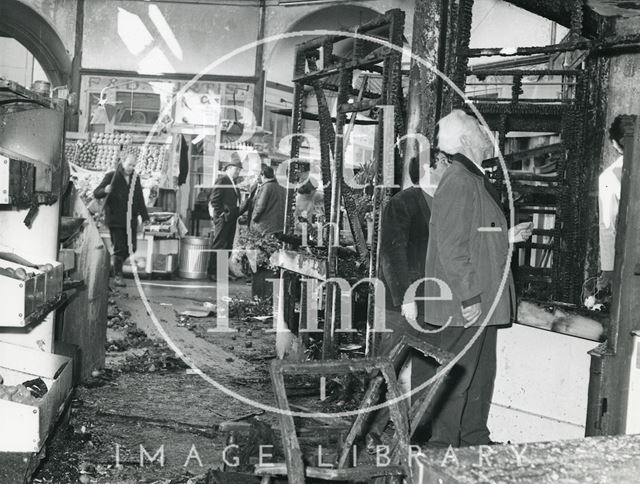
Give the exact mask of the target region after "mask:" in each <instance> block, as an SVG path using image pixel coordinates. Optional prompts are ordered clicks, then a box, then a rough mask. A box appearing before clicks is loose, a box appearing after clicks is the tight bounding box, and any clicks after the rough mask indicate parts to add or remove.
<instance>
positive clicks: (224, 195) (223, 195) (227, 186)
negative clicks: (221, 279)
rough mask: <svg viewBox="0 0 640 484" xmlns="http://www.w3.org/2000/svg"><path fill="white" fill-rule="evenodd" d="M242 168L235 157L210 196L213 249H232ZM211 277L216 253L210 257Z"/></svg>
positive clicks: (214, 276) (210, 277) (212, 276)
mask: <svg viewBox="0 0 640 484" xmlns="http://www.w3.org/2000/svg"><path fill="white" fill-rule="evenodd" d="M240 170H242V164H241V163H240V160H239V159H234V160H232V161H231V163H229V164H228V165H227V166H226V167H225V173H224V175H222V176H221V177H220V178H218V181H217V182H216V184H215V186H214V187H213V191H212V192H211V196H210V197H209V205H210V208H211V211H212V213H213V215H212V220H213V226H214V237H213V243H212V244H211V249H212V250H231V249H232V248H233V240H234V238H235V236H236V224H237V222H238V217H239V216H240V190H239V189H238V187H237V186H236V180H237V179H238V176H239V175H240ZM208 272H209V279H211V280H215V278H216V254H215V253H212V254H211V257H210V258H209V270H208Z"/></svg>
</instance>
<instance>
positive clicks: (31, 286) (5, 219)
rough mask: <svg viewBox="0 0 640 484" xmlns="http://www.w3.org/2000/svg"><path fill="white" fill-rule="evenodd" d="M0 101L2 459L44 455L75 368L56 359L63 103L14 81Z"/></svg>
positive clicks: (61, 293) (62, 294)
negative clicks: (15, 454)
mask: <svg viewBox="0 0 640 484" xmlns="http://www.w3.org/2000/svg"><path fill="white" fill-rule="evenodd" d="M0 99H1V100H2V103H1V106H0V123H1V124H2V126H3V130H2V131H0V167H1V168H0V169H1V171H2V173H1V174H2V176H1V177H0V184H1V185H2V186H1V187H0V193H3V194H4V197H3V198H2V200H0V207H1V208H2V210H0V225H2V227H3V230H2V233H1V234H0V245H1V253H0V292H1V293H2V294H3V304H2V306H1V307H0V428H1V429H2V432H0V458H2V457H3V455H4V454H2V453H3V452H26V453H28V455H29V456H31V455H37V454H38V453H40V452H41V450H42V448H43V445H44V443H45V441H46V439H47V436H48V435H49V433H50V432H51V430H52V428H53V425H54V424H55V422H56V420H57V418H58V417H59V416H60V414H61V413H62V412H63V411H64V409H65V403H66V402H67V401H68V399H69V396H70V393H71V386H72V375H71V372H72V366H73V365H72V364H70V363H71V360H70V359H69V358H67V357H64V356H60V355H57V354H55V353H54V332H55V331H54V330H55V311H56V310H57V309H59V308H60V307H61V306H62V305H63V304H64V303H66V302H67V300H68V299H69V297H70V296H71V294H72V293H73V292H74V290H73V289H68V290H67V289H66V288H65V287H64V285H63V269H64V268H63V266H62V264H61V263H59V262H57V257H58V232H59V222H60V198H61V193H62V190H61V188H62V186H64V185H65V183H63V182H64V178H65V167H64V163H63V157H62V154H63V153H62V147H63V142H62V141H63V137H64V131H63V128H64V119H65V111H66V102H64V101H61V100H55V99H54V100H52V99H50V98H47V97H43V96H40V95H38V94H35V93H33V92H30V91H27V90H26V89H24V88H22V87H21V86H19V85H17V84H15V83H12V82H9V81H0ZM28 461H29V458H25V459H24V462H25V463H26V464H25V465H28ZM0 467H3V465H2V464H1V463H0ZM3 482H6V481H3Z"/></svg>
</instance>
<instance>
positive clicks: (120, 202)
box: [93, 153, 149, 287]
mask: <svg viewBox="0 0 640 484" xmlns="http://www.w3.org/2000/svg"><path fill="white" fill-rule="evenodd" d="M135 166H136V155H135V154H134V153H128V154H127V155H126V156H125V158H124V160H123V161H122V162H121V163H119V164H118V167H117V168H116V170H115V171H110V172H108V173H107V174H106V175H105V176H104V178H103V179H102V182H101V183H100V185H98V186H97V188H96V189H95V190H94V191H93V196H94V197H96V198H97V199H101V198H105V197H106V200H105V205H104V211H105V223H106V224H107V226H108V227H109V232H110V234H111V243H112V244H113V254H112V257H111V260H112V265H113V271H114V274H115V281H114V283H115V285H116V286H121V287H122V286H124V285H125V284H124V281H123V280H122V265H123V263H124V261H125V259H126V258H127V257H129V255H130V254H129V244H128V240H127V226H128V227H130V229H131V245H132V247H131V248H132V250H133V252H135V251H136V242H137V231H138V216H141V217H142V220H143V221H144V222H147V221H148V220H149V214H148V213H147V207H146V205H145V203H144V197H143V195H142V186H141V185H140V178H139V177H138V175H137V174H136V173H134V170H135ZM132 183H134V184H135V186H134V188H133V201H132V206H131V219H130V220H129V222H128V223H127V212H128V208H129V193H130V191H131V184H132Z"/></svg>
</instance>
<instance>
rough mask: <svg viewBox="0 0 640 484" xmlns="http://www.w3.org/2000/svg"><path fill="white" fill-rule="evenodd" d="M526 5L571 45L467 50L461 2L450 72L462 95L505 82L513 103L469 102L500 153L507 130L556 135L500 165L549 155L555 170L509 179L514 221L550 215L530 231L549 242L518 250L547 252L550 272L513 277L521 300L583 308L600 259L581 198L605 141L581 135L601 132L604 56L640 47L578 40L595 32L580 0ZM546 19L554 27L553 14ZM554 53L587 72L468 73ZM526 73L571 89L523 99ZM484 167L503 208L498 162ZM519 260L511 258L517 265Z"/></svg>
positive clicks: (467, 15)
mask: <svg viewBox="0 0 640 484" xmlns="http://www.w3.org/2000/svg"><path fill="white" fill-rule="evenodd" d="M512 3H516V4H521V3H525V2H512ZM527 3H528V5H529V6H530V8H527V9H528V10H531V9H532V8H533V7H534V6H535V7H536V9H538V10H539V9H542V11H540V12H539V11H536V12H535V13H537V14H539V15H544V14H545V12H546V11H547V10H548V9H551V10H550V11H553V12H556V10H557V12H556V13H557V14H558V15H560V14H562V15H563V18H564V23H566V24H568V25H569V26H570V28H571V35H570V39H571V40H570V41H567V42H562V43H560V44H556V45H547V46H542V47H518V48H516V49H509V50H505V49H502V48H474V49H471V48H469V40H470V35H471V17H472V7H473V0H461V1H460V2H459V4H458V8H457V11H456V12H455V14H456V17H457V18H456V20H457V26H458V28H457V31H456V38H455V54H456V56H455V63H454V65H453V66H451V67H450V70H449V72H448V73H449V75H450V76H451V77H452V79H453V80H454V82H455V83H456V85H457V86H458V87H460V88H461V89H462V90H464V89H465V86H466V83H467V78H468V76H477V77H478V78H480V79H482V78H483V77H486V76H500V77H501V78H510V81H509V83H510V84H511V97H510V98H505V99H498V100H493V99H491V100H489V99H485V100H482V99H474V100H473V103H474V106H475V107H476V108H477V109H478V111H479V112H480V113H481V114H482V116H483V117H484V118H485V119H486V121H487V123H488V124H489V126H490V128H491V129H492V130H494V131H497V132H498V144H499V147H500V150H501V151H502V150H504V148H505V145H506V135H507V133H508V132H510V131H533V132H536V131H537V132H557V133H559V134H560V136H561V140H562V142H561V143H560V144H558V145H556V146H549V147H545V148H546V149H547V150H548V151H547V152H546V153H545V152H540V153H536V152H535V151H536V150H529V151H528V152H522V153H515V154H513V155H509V156H508V157H507V159H506V160H505V161H506V163H507V168H509V164H510V162H515V161H520V160H522V159H526V158H532V157H536V156H542V157H546V159H548V160H549V161H552V162H555V163H556V164H557V177H546V178H544V177H538V178H536V179H535V180H534V179H532V178H531V177H529V178H527V177H526V176H525V177H518V176H510V182H511V186H512V189H513V191H514V192H516V193H518V194H520V195H521V196H522V200H521V201H520V202H519V201H517V200H516V201H515V202H514V208H515V213H514V214H513V215H514V222H515V223H518V222H519V221H521V220H519V219H520V218H521V217H522V219H524V220H527V219H528V218H529V216H531V214H533V213H539V214H554V215H555V224H554V225H555V226H554V227H553V229H551V230H549V229H547V230H541V229H538V230H534V233H533V235H534V237H535V236H545V237H548V239H546V242H545V243H540V242H538V243H533V242H532V241H528V242H526V243H524V244H521V245H520V246H519V247H518V248H519V249H521V250H524V252H525V254H527V255H528V254H529V253H530V251H531V250H532V249H541V250H543V251H546V252H548V253H551V254H552V264H551V267H550V268H545V267H533V266H528V265H527V266H522V267H519V268H517V270H516V271H515V276H516V283H517V285H518V290H519V292H520V294H522V293H523V292H526V293H528V294H527V296H528V297H532V298H533V299H540V300H543V301H558V302H563V303H570V304H581V301H580V297H581V288H582V284H583V282H584V280H585V274H586V273H588V271H589V269H590V268H592V267H593V266H596V265H597V256H596V255H595V253H596V252H597V250H594V248H593V245H594V242H595V243H597V239H595V240H594V236H593V233H592V232H593V230H592V226H591V220H590V218H589V216H590V214H593V213H594V210H596V200H595V199H591V198H587V199H585V194H587V193H590V192H593V191H594V189H595V186H596V182H597V173H598V169H599V163H600V159H599V156H600V153H601V150H602V138H601V137H598V136H596V137H589V136H586V135H585V133H586V132H588V131H589V132H591V131H596V132H602V131H603V130H604V126H603V123H604V115H603V103H605V102H606V89H607V87H608V85H607V80H608V77H607V75H608V63H607V61H606V60H605V59H603V58H602V57H601V56H602V54H604V53H605V52H609V51H610V50H611V49H614V50H615V49H618V48H621V47H625V48H626V47H628V46H632V45H635V44H637V43H638V42H639V41H640V36H637V35H636V36H625V37H614V36H609V37H607V36H602V37H600V38H598V39H597V40H590V39H587V38H585V37H583V31H585V30H589V31H590V32H591V31H593V28H592V26H590V27H589V29H585V28H583V23H584V20H585V12H587V11H588V12H590V10H589V9H588V8H587V7H586V3H585V1H584V0H571V1H567V2H558V1H555V0H548V1H542V2H527ZM519 6H522V5H519ZM543 7H544V8H543ZM551 7H553V8H551ZM545 8H547V10H545ZM554 9H555V10H554ZM531 11H533V10H531ZM594 15H595V14H594ZM588 17H589V19H591V18H594V17H593V15H591V13H589V15H588ZM595 17H598V16H597V15H596V16H595ZM548 18H552V19H553V20H556V21H557V19H556V18H555V17H554V16H553V15H551V16H549V17H548ZM590 25H591V24H590ZM598 31H599V32H600V31H604V21H600V24H599V25H598ZM558 52H577V53H578V54H580V53H582V54H583V55H584V59H585V68H584V69H571V68H569V69H554V68H551V67H550V68H547V69H535V70H526V69H483V68H482V67H481V66H480V67H478V66H476V67H474V68H473V69H469V67H468V60H469V59H470V58H477V57H485V56H492V55H501V56H512V55H525V56H537V55H539V54H546V55H550V54H554V53H558ZM529 75H537V76H558V77H560V78H561V82H562V83H563V84H566V86H567V88H566V89H563V91H564V92H565V93H568V92H569V91H571V92H572V94H571V95H564V96H563V98H562V99H558V100H550V99H522V98H521V94H522V86H523V77H524V76H529ZM595 76H597V80H595V79H594V77H595ZM598 81H600V82H598ZM501 82H502V81H501ZM449 97H450V100H449V103H450V105H451V106H452V107H458V108H463V109H465V104H464V101H463V100H462V99H459V98H457V97H455V96H452V95H450V96H449ZM552 101H555V102H552ZM467 109H468V108H467ZM594 138H595V139H594ZM485 165H486V166H487V167H490V168H493V172H492V174H491V176H492V177H493V181H494V182H495V183H496V187H497V188H498V190H499V191H500V192H501V193H502V195H503V201H504V202H505V206H506V202H507V187H506V184H505V177H504V174H503V173H502V170H501V168H500V165H499V163H498V160H497V158H496V159H494V160H487V161H486V162H485ZM532 182H533V183H532ZM532 202H537V203H532ZM596 249H597V246H596ZM517 259H518V258H517V257H514V260H517ZM585 264H586V266H587V268H586V269H585Z"/></svg>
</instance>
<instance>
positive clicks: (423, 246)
mask: <svg viewBox="0 0 640 484" xmlns="http://www.w3.org/2000/svg"><path fill="white" fill-rule="evenodd" d="M424 165H425V166H420V161H419V159H418V158H417V157H413V158H411V160H410V161H409V169H408V172H409V179H410V180H411V186H410V187H408V188H406V189H404V190H402V191H400V192H398V193H396V194H395V195H394V196H393V197H392V198H391V199H390V200H389V202H388V203H387V205H386V207H385V209H384V214H383V216H382V230H381V235H380V279H381V280H382V281H383V282H384V284H385V296H386V300H385V308H386V312H385V325H386V327H387V329H391V330H392V332H390V333H382V335H381V338H380V344H379V347H378V348H377V350H376V354H377V355H378V356H386V355H388V354H389V352H390V351H391V350H392V349H393V347H394V345H396V344H397V342H398V341H400V339H401V338H402V335H404V334H410V335H413V336H416V337H418V338H424V334H422V333H420V332H419V331H417V330H416V329H415V328H416V327H417V326H418V323H417V320H418V305H417V304H416V303H415V301H411V302H406V303H405V301H404V298H405V293H406V291H407V289H408V288H409V286H410V285H411V284H412V283H414V282H415V281H417V280H418V279H421V278H423V277H425V259H426V256H427V247H428V243H429V220H430V219H431V204H432V201H433V198H432V197H433V194H434V192H435V189H436V187H437V185H438V182H439V181H440V178H441V177H442V175H443V173H444V172H445V171H446V170H447V168H448V167H449V165H450V163H449V160H448V159H447V158H446V157H443V156H434V157H432V158H431V160H430V164H429V166H428V167H427V166H426V163H425V164H424ZM419 295H420V296H421V295H422V294H419ZM421 312H422V311H421ZM432 374H433V367H432V366H431V365H430V364H429V363H428V362H427V361H426V359H425V358H422V357H419V356H416V357H414V358H412V359H411V388H412V389H413V388H417V387H418V386H420V385H422V384H423V383H424V382H425V381H427V379H428V378H429V377H430V376H432ZM388 421H389V410H388V409H387V408H385V409H382V410H380V411H379V412H378V413H377V414H376V415H375V417H374V419H373V423H372V424H371V426H370V429H369V433H368V435H367V438H366V444H367V451H369V452H370V453H374V452H375V449H376V447H377V446H378V445H380V444H381V438H380V436H381V435H382V433H383V432H384V429H385V427H386V425H387V422H388Z"/></svg>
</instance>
